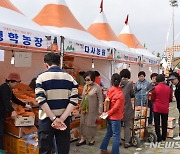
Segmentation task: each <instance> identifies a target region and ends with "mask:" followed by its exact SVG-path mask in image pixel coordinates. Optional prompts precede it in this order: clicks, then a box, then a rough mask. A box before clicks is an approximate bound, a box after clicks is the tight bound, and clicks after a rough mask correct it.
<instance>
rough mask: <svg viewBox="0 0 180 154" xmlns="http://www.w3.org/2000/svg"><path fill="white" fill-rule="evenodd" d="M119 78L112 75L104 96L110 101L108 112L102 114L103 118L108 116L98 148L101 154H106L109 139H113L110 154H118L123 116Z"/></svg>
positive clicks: (122, 100) (123, 100) (122, 95)
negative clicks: (104, 132)
mask: <svg viewBox="0 0 180 154" xmlns="http://www.w3.org/2000/svg"><path fill="white" fill-rule="evenodd" d="M120 81H121V77H120V75H119V74H117V73H115V74H113V75H112V78H111V83H112V87H111V88H110V89H109V91H108V92H107V94H106V99H107V98H108V99H109V100H110V105H109V110H108V111H107V112H104V113H103V114H102V115H103V116H108V120H107V122H108V127H107V132H106V135H105V137H104V140H103V142H102V144H101V146H100V149H101V153H102V154H107V153H108V152H107V146H108V143H109V140H110V138H111V137H113V144H112V152H111V154H119V153H120V152H119V142H120V131H121V119H122V118H123V116H124V102H125V99H124V94H123V91H122V88H120V87H119V84H120Z"/></svg>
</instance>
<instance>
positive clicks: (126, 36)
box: [118, 16, 158, 81]
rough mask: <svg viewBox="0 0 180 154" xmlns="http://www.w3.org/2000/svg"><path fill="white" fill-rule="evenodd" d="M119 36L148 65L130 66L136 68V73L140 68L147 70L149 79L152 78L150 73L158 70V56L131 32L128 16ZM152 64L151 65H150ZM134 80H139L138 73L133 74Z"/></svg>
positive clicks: (142, 62)
mask: <svg viewBox="0 0 180 154" xmlns="http://www.w3.org/2000/svg"><path fill="white" fill-rule="evenodd" d="M118 38H119V40H120V41H121V42H123V43H124V44H126V45H127V46H128V47H129V48H130V49H131V51H132V52H134V53H136V54H139V55H140V56H141V61H140V63H141V64H147V65H143V67H142V65H131V66H130V68H131V69H132V70H135V71H136V73H137V72H138V71H140V70H143V71H145V72H146V75H147V78H148V80H150V74H151V73H152V72H158V66H157V64H158V58H157V57H156V56H155V55H153V54H152V53H151V52H150V51H148V50H147V49H146V48H144V47H143V45H142V44H141V43H140V41H139V40H138V39H137V38H136V36H135V35H134V34H133V33H132V32H131V30H130V26H129V24H128V16H127V18H126V21H125V26H124V28H123V29H122V31H121V32H120V34H119V35H118ZM149 64H150V65H149ZM132 79H133V80H134V81H137V79H138V78H137V74H136V75H133V76H132Z"/></svg>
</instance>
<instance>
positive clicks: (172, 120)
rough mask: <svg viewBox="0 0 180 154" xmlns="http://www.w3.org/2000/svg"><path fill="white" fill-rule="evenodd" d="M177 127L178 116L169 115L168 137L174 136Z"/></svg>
mask: <svg viewBox="0 0 180 154" xmlns="http://www.w3.org/2000/svg"><path fill="white" fill-rule="evenodd" d="M175 127H176V118H174V117H168V125H167V137H174V135H175Z"/></svg>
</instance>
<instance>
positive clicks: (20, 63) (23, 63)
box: [15, 52, 32, 67]
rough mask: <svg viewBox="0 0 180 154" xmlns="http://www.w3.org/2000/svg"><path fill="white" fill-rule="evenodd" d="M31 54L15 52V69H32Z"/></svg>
mask: <svg viewBox="0 0 180 154" xmlns="http://www.w3.org/2000/svg"><path fill="white" fill-rule="evenodd" d="M31 64H32V53H31V52H15V67H31Z"/></svg>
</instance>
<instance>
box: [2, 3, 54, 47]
mask: <svg viewBox="0 0 180 154" xmlns="http://www.w3.org/2000/svg"><path fill="white" fill-rule="evenodd" d="M0 18H1V20H0V38H1V39H0V45H1V46H9V47H20V48H26V49H37V50H47V42H46V41H47V40H46V37H45V36H49V35H51V33H50V32H48V30H46V29H44V28H43V27H41V26H39V25H38V24H36V23H34V22H33V21H31V20H30V19H29V18H27V17H25V16H24V15H23V14H22V13H21V12H20V11H19V10H18V9H17V8H16V7H15V6H13V4H12V3H11V2H10V1H9V0H2V1H1V2H0ZM13 19H14V20H13Z"/></svg>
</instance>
